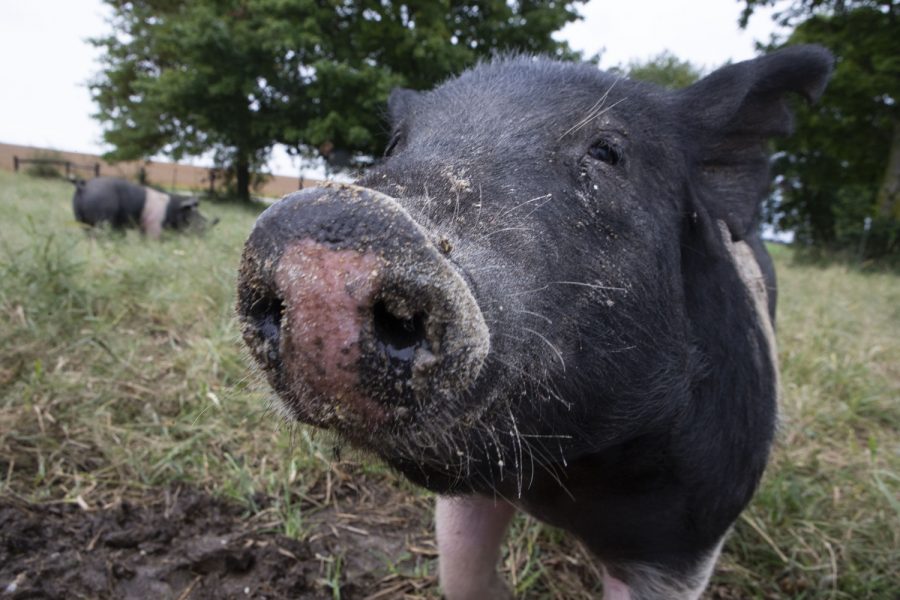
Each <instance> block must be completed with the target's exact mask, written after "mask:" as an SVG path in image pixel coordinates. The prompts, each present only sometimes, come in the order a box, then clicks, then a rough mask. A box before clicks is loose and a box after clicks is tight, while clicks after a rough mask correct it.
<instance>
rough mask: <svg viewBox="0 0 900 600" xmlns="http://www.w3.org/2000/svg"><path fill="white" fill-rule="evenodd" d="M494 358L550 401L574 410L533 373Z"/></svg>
mask: <svg viewBox="0 0 900 600" xmlns="http://www.w3.org/2000/svg"><path fill="white" fill-rule="evenodd" d="M520 341H524V340H520ZM492 358H493V360H495V361H497V362H498V363H500V364H501V365H503V366H504V367H506V368H507V369H509V370H510V371H512V372H514V373H516V374H517V375H518V376H519V377H521V378H522V380H523V381H524V382H525V383H528V384H531V385H534V387H535V388H536V389H537V390H538V391H542V392H545V393H547V395H548V396H549V398H548V399H551V400H555V401H557V402H559V403H560V404H562V405H563V406H565V407H566V408H567V409H571V408H572V405H571V404H570V403H569V402H567V401H566V400H564V399H563V397H562V396H560V395H559V394H558V393H557V392H556V391H555V390H553V389H552V388H551V387H550V386H549V385H548V384H547V383H546V382H543V381H541V380H540V379H538V378H537V377H536V376H535V375H534V374H533V373H529V372H528V371H525V370H524V369H522V368H521V367H518V366H516V365H514V364H512V363H509V362H507V361H505V360H503V359H501V358H497V357H496V356H492Z"/></svg>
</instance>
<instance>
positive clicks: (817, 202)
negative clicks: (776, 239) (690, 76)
mask: <svg viewBox="0 0 900 600" xmlns="http://www.w3.org/2000/svg"><path fill="white" fill-rule="evenodd" d="M745 3H746V10H745V12H744V17H743V19H742V23H743V24H746V22H747V19H748V18H749V16H750V15H751V14H752V11H753V9H754V8H756V7H758V6H762V5H776V6H777V7H778V8H779V9H780V10H779V12H778V13H776V15H775V19H776V20H777V21H779V22H780V23H781V24H783V25H785V26H788V27H793V28H794V29H793V32H792V33H791V34H790V36H789V37H788V39H787V40H784V41H783V42H782V41H776V42H775V43H773V44H772V45H771V47H777V46H780V45H783V44H800V43H819V44H822V45H824V46H826V47H827V48H829V49H830V50H831V51H832V52H833V53H834V54H835V57H836V64H835V70H834V75H833V77H832V80H831V82H830V83H829V86H828V89H827V90H826V92H825V95H824V96H823V97H822V99H821V101H820V102H819V103H818V104H816V105H815V106H797V108H796V114H797V127H796V132H795V134H794V135H793V136H792V137H790V138H787V139H784V140H779V141H778V142H777V144H778V146H777V147H778V150H780V153H779V154H778V156H779V157H780V158H779V159H778V160H777V161H776V163H775V171H776V173H778V174H779V175H780V176H781V181H782V185H781V186H780V193H779V194H777V195H776V197H775V199H776V202H774V203H773V205H772V206H770V207H769V212H770V214H771V215H772V216H774V217H775V219H774V220H776V221H777V222H778V225H779V227H780V228H782V229H793V230H795V231H796V232H797V234H798V235H799V237H800V239H801V240H804V241H807V242H810V243H813V244H816V245H821V246H829V247H838V248H852V249H854V250H856V249H858V248H861V247H863V244H865V247H866V250H867V253H869V254H870V255H875V254H897V253H900V107H898V102H900V52H898V48H900V45H898V44H900V42H898V40H900V21H898V18H900V15H898V8H897V2H896V1H894V0H843V1H841V0H793V1H791V2H787V3H785V2H774V1H773V0H745Z"/></svg>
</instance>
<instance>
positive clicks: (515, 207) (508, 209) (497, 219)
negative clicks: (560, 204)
mask: <svg viewBox="0 0 900 600" xmlns="http://www.w3.org/2000/svg"><path fill="white" fill-rule="evenodd" d="M544 198H546V200H545V201H544V203H543V204H541V205H540V206H537V207H535V210H537V209H538V208H540V207H541V206H543V205H544V204H546V203H547V202H550V201H551V200H552V199H553V194H542V195H540V196H535V197H534V198H532V199H530V200H526V201H525V202H521V203H519V204H516V205H515V206H512V207H510V208H507V209H505V210H502V211H500V213H498V214H497V216H496V217H494V220H495V221H499V220H501V219H503V218H504V217H505V216H506V215H508V214H509V213H511V212H513V211H515V210H518V209H519V208H521V207H523V206H525V205H526V204H531V203H532V202H537V201H538V200H542V199H544ZM528 214H531V213H528Z"/></svg>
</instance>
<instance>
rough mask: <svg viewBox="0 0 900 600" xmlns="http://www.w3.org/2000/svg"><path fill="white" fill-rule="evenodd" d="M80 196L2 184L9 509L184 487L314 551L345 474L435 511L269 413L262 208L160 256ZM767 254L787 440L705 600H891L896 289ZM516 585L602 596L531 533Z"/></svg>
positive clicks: (890, 278)
mask: <svg viewBox="0 0 900 600" xmlns="http://www.w3.org/2000/svg"><path fill="white" fill-rule="evenodd" d="M71 193H72V188H71V186H70V185H69V184H67V183H65V182H60V181H50V180H41V179H35V178H30V177H27V176H25V175H12V174H8V173H2V172H0V208H2V210H3V220H2V221H0V494H3V493H7V494H16V495H20V496H23V497H26V498H27V499H30V500H34V501H41V500H63V501H78V502H79V503H82V504H86V505H88V506H92V507H95V506H102V505H104V504H106V503H108V502H110V501H112V500H113V499H115V498H119V497H133V498H139V497H140V495H141V494H142V493H143V492H144V490H146V489H148V488H152V487H157V486H165V485H169V484H172V483H174V482H187V483H190V484H191V485H194V486H197V487H200V488H203V489H205V490H207V491H209V492H210V493H213V494H217V495H220V496H226V497H230V498H234V499H236V500H238V501H240V502H242V503H243V504H244V505H245V506H247V510H248V511H249V512H257V511H260V510H268V511H272V513H273V515H274V517H275V518H276V519H277V520H278V522H280V523H281V527H282V530H283V531H284V532H285V533H287V534H289V535H294V536H301V537H302V536H304V535H306V533H307V519H306V514H305V513H304V512H303V511H304V510H308V507H309V506H310V503H312V504H315V505H318V504H322V494H331V493H332V487H333V484H334V482H335V481H337V480H339V479H341V478H346V477H347V474H348V473H349V474H351V475H353V476H355V477H361V478H363V480H364V481H366V482H367V484H368V483H371V484H372V485H388V486H391V488H392V489H393V490H395V492H397V493H400V494H401V496H402V495H403V494H405V495H406V497H408V498H409V499H410V500H409V501H410V503H412V504H415V505H419V504H421V496H422V493H421V492H417V491H414V490H412V489H411V488H409V487H408V486H405V484H403V483H401V482H397V481H396V480H394V479H393V476H392V475H391V474H390V473H389V472H387V471H386V470H384V469H382V468H380V467H378V466H373V465H368V464H365V463H361V462H360V459H359V457H354V456H351V457H349V458H348V457H346V456H345V457H344V458H343V462H341V463H339V466H335V463H336V461H337V460H338V459H337V457H335V456H334V455H333V454H332V453H331V451H330V447H329V446H328V445H327V444H325V443H323V442H321V441H320V439H319V437H318V436H317V435H315V434H314V433H312V432H310V431H309V430H307V429H305V428H296V429H293V430H287V429H284V428H282V427H281V425H280V422H279V419H278V418H277V417H275V416H274V415H272V414H270V413H269V412H268V411H267V408H266V407H267V397H268V395H269V392H268V391H267V389H266V388H265V386H263V385H261V384H259V383H258V382H257V380H256V378H255V377H253V376H252V375H251V372H252V371H251V369H250V366H249V361H248V360H247V358H246V356H245V354H244V352H243V350H242V349H241V345H240V343H239V333H238V329H237V327H236V323H235V320H234V316H233V306H234V288H235V275H236V271H237V265H238V260H239V256H240V250H241V246H242V244H243V240H244V238H245V237H246V235H247V234H248V233H249V230H250V227H251V226H252V223H253V221H254V219H255V216H256V214H255V212H254V211H252V210H248V209H245V208H241V207H240V206H237V205H215V204H213V205H209V204H207V205H204V206H203V207H202V208H203V210H204V212H206V213H209V214H210V215H211V216H217V217H219V218H220V219H221V222H220V223H219V225H218V226H216V227H215V228H214V229H213V230H211V231H210V232H208V233H207V234H206V235H204V236H202V237H194V236H186V235H175V234H166V235H164V237H163V239H162V240H161V241H160V242H153V241H150V240H146V239H144V238H142V237H141V236H140V235H139V234H138V233H137V232H135V231H129V232H127V233H125V234H120V233H116V232H112V231H104V230H101V231H99V232H96V233H94V234H92V235H88V234H86V233H85V232H84V231H82V229H81V227H80V226H78V225H77V224H76V223H75V222H74V220H73V218H72V216H71V207H70V198H71ZM775 250H776V263H777V268H778V271H779V278H780V306H779V325H778V327H779V332H778V334H779V346H780V359H781V366H782V387H783V397H782V407H783V418H782V424H781V431H780V435H779V441H778V446H777V448H776V450H775V453H774V456H773V461H772V464H771V466H770V468H769V470H768V472H767V474H766V477H765V479H764V482H763V485H762V487H761V489H760V491H759V493H758V494H757V496H756V499H755V500H754V502H753V503H752V505H751V507H750V508H749V510H747V511H746V512H745V513H744V515H743V516H742V517H741V518H740V519H739V521H738V522H737V524H736V526H735V528H734V533H733V534H732V535H731V536H730V538H729V540H728V543H727V544H726V548H725V552H724V555H723V558H722V560H721V562H720V564H719V568H718V570H717V572H716V575H715V576H714V579H713V583H712V586H711V588H710V592H708V597H710V598H835V599H857V598H878V599H881V598H884V599H895V598H898V597H900V576H898V573H900V568H898V565H900V431H898V430H900V277H898V276H897V275H896V274H891V273H886V272H882V273H864V272H860V271H858V270H854V269H853V268H850V267H847V266H840V265H824V264H823V265H818V266H814V265H803V264H798V263H796V262H794V261H793V260H792V254H791V251H790V250H789V249H785V248H776V249H775ZM323 490H326V491H323ZM263 497H264V498H266V500H265V502H261V498H263ZM263 505H265V506H266V507H267V508H263ZM304 507H306V508H304ZM361 517H362V518H365V515H361ZM391 558H392V557H387V558H386V560H387V561H389V560H390V559H391ZM393 558H396V557H393ZM335 564H340V563H335ZM504 570H505V572H506V576H507V578H508V579H509V580H510V581H512V582H513V584H514V586H515V587H516V589H517V590H518V592H519V593H520V594H521V595H522V596H524V597H527V598H590V597H595V596H596V595H597V593H598V590H599V588H598V584H597V583H596V580H595V578H594V576H595V575H596V573H597V570H596V565H594V564H593V563H592V561H591V559H590V557H589V556H588V555H587V553H586V552H584V550H583V549H582V548H581V547H580V546H578V545H577V544H575V543H573V542H572V541H571V539H570V538H568V537H567V536H564V535H561V534H560V532H558V531H555V530H552V529H550V528H547V527H543V526H541V525H539V524H536V523H535V522H533V521H531V520H528V519H520V520H517V521H516V522H515V523H514V526H513V529H512V531H511V534H510V536H509V541H508V543H507V546H506V551H505V558H504ZM428 575H429V573H428V570H427V569H426V570H425V571H424V572H420V571H417V572H415V573H407V574H406V576H408V577H411V578H417V577H427V576H428ZM335 577H338V575H336V576H335ZM338 578H339V577H338ZM329 593H330V592H329ZM425 593H426V595H428V596H430V597H433V596H435V595H436V590H434V589H433V588H429V590H428V591H426V592H425Z"/></svg>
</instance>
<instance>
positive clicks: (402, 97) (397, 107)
mask: <svg viewBox="0 0 900 600" xmlns="http://www.w3.org/2000/svg"><path fill="white" fill-rule="evenodd" d="M419 95H420V94H419V92H416V91H414V90H409V89H406V88H394V89H393V90H391V95H390V96H388V116H389V117H390V119H391V124H392V125H397V124H398V123H400V122H401V121H403V118H404V117H405V116H406V115H407V114H409V112H410V111H411V110H412V106H413V104H415V102H416V100H417V99H418V97H419Z"/></svg>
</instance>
